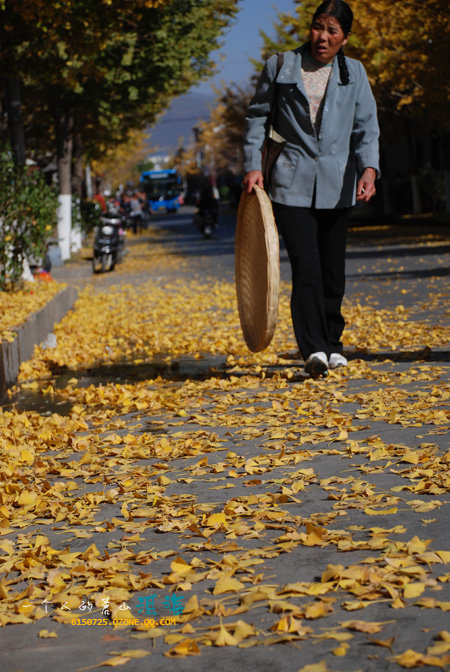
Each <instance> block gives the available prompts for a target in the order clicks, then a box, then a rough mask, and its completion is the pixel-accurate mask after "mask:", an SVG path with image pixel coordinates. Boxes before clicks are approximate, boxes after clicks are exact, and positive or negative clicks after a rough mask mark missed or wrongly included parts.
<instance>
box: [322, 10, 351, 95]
mask: <svg viewBox="0 0 450 672" xmlns="http://www.w3.org/2000/svg"><path fill="white" fill-rule="evenodd" d="M319 16H333V17H334V18H335V19H336V21H337V22H338V23H339V25H340V26H341V28H342V32H343V33H344V35H345V37H347V35H348V34H349V33H350V31H351V29H352V23H353V12H352V10H351V9H350V6H349V5H347V3H346V2H344V0H326V1H325V2H322V4H321V5H319V7H318V8H317V9H316V11H315V12H314V16H313V18H312V20H313V22H314V21H315V20H316V19H318V18H319ZM337 59H338V65H339V73H340V75H341V82H342V84H343V85H344V86H347V84H348V83H349V80H350V76H349V74H348V68H347V61H346V60H345V56H344V52H343V50H342V47H341V49H339V51H338V53H337Z"/></svg>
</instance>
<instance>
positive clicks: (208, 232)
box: [194, 208, 217, 238]
mask: <svg viewBox="0 0 450 672" xmlns="http://www.w3.org/2000/svg"><path fill="white" fill-rule="evenodd" d="M194 224H195V226H196V227H197V229H198V230H199V231H201V233H202V234H203V235H204V237H205V238H211V236H212V234H213V233H214V230H215V228H216V226H217V213H216V212H215V211H214V210H213V209H212V208H204V209H201V210H199V211H198V212H196V213H195V215H194Z"/></svg>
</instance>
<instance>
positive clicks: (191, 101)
mask: <svg viewBox="0 0 450 672" xmlns="http://www.w3.org/2000/svg"><path fill="white" fill-rule="evenodd" d="M213 102H214V98H213V96H208V95H205V94H201V93H186V94H185V95H184V96H180V97H179V98H175V100H174V101H173V103H172V104H171V106H170V108H169V109H168V110H167V112H165V113H164V114H163V115H162V116H161V117H160V119H159V121H158V122H157V123H156V125H155V126H154V127H153V128H150V129H149V131H150V141H149V142H150V145H151V147H152V148H155V147H156V148H157V150H156V151H157V152H158V154H166V153H168V152H171V151H174V150H176V149H177V147H178V146H179V144H180V138H183V144H184V146H187V145H189V144H191V143H192V141H193V139H194V134H193V131H192V129H193V127H194V126H197V124H198V122H199V121H201V120H205V119H209V115H210V107H211V106H212V104H213Z"/></svg>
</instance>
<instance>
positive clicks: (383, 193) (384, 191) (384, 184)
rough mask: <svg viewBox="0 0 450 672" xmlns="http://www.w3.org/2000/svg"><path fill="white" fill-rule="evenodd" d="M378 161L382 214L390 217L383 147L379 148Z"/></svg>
mask: <svg viewBox="0 0 450 672" xmlns="http://www.w3.org/2000/svg"><path fill="white" fill-rule="evenodd" d="M380 159H381V162H380V163H381V180H380V187H381V197H382V200H383V213H384V214H385V215H390V214H392V212H393V208H392V202H391V196H390V193H389V181H388V180H389V178H388V176H387V169H386V160H385V153H384V149H383V147H380Z"/></svg>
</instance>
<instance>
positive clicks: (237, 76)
mask: <svg viewBox="0 0 450 672" xmlns="http://www.w3.org/2000/svg"><path fill="white" fill-rule="evenodd" d="M294 6H295V4H294V0H241V2H240V7H241V9H240V12H239V14H238V15H237V18H236V20H235V23H234V25H233V26H231V28H229V29H228V31H227V33H226V34H225V35H224V37H223V38H222V42H223V47H222V48H221V49H220V50H219V51H218V52H213V54H212V55H213V57H215V58H218V57H219V56H220V55H222V56H223V60H222V61H219V68H218V72H217V74H216V75H215V76H214V77H213V78H212V79H211V80H209V81H208V82H202V83H201V84H200V85H199V86H198V87H196V89H195V91H197V92H199V93H208V94H210V93H211V83H214V84H216V85H217V86H219V85H220V83H221V81H225V82H226V83H227V84H229V83H230V82H236V83H238V84H243V83H245V82H246V81H247V80H248V78H249V76H250V74H251V73H252V71H253V68H252V66H251V65H250V64H249V59H250V58H259V56H260V48H261V44H262V41H261V38H260V36H259V30H260V29H262V30H264V31H265V32H266V33H269V34H273V32H274V31H273V23H274V21H275V20H276V18H277V15H278V14H280V13H282V12H289V13H291V14H293V12H294Z"/></svg>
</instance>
